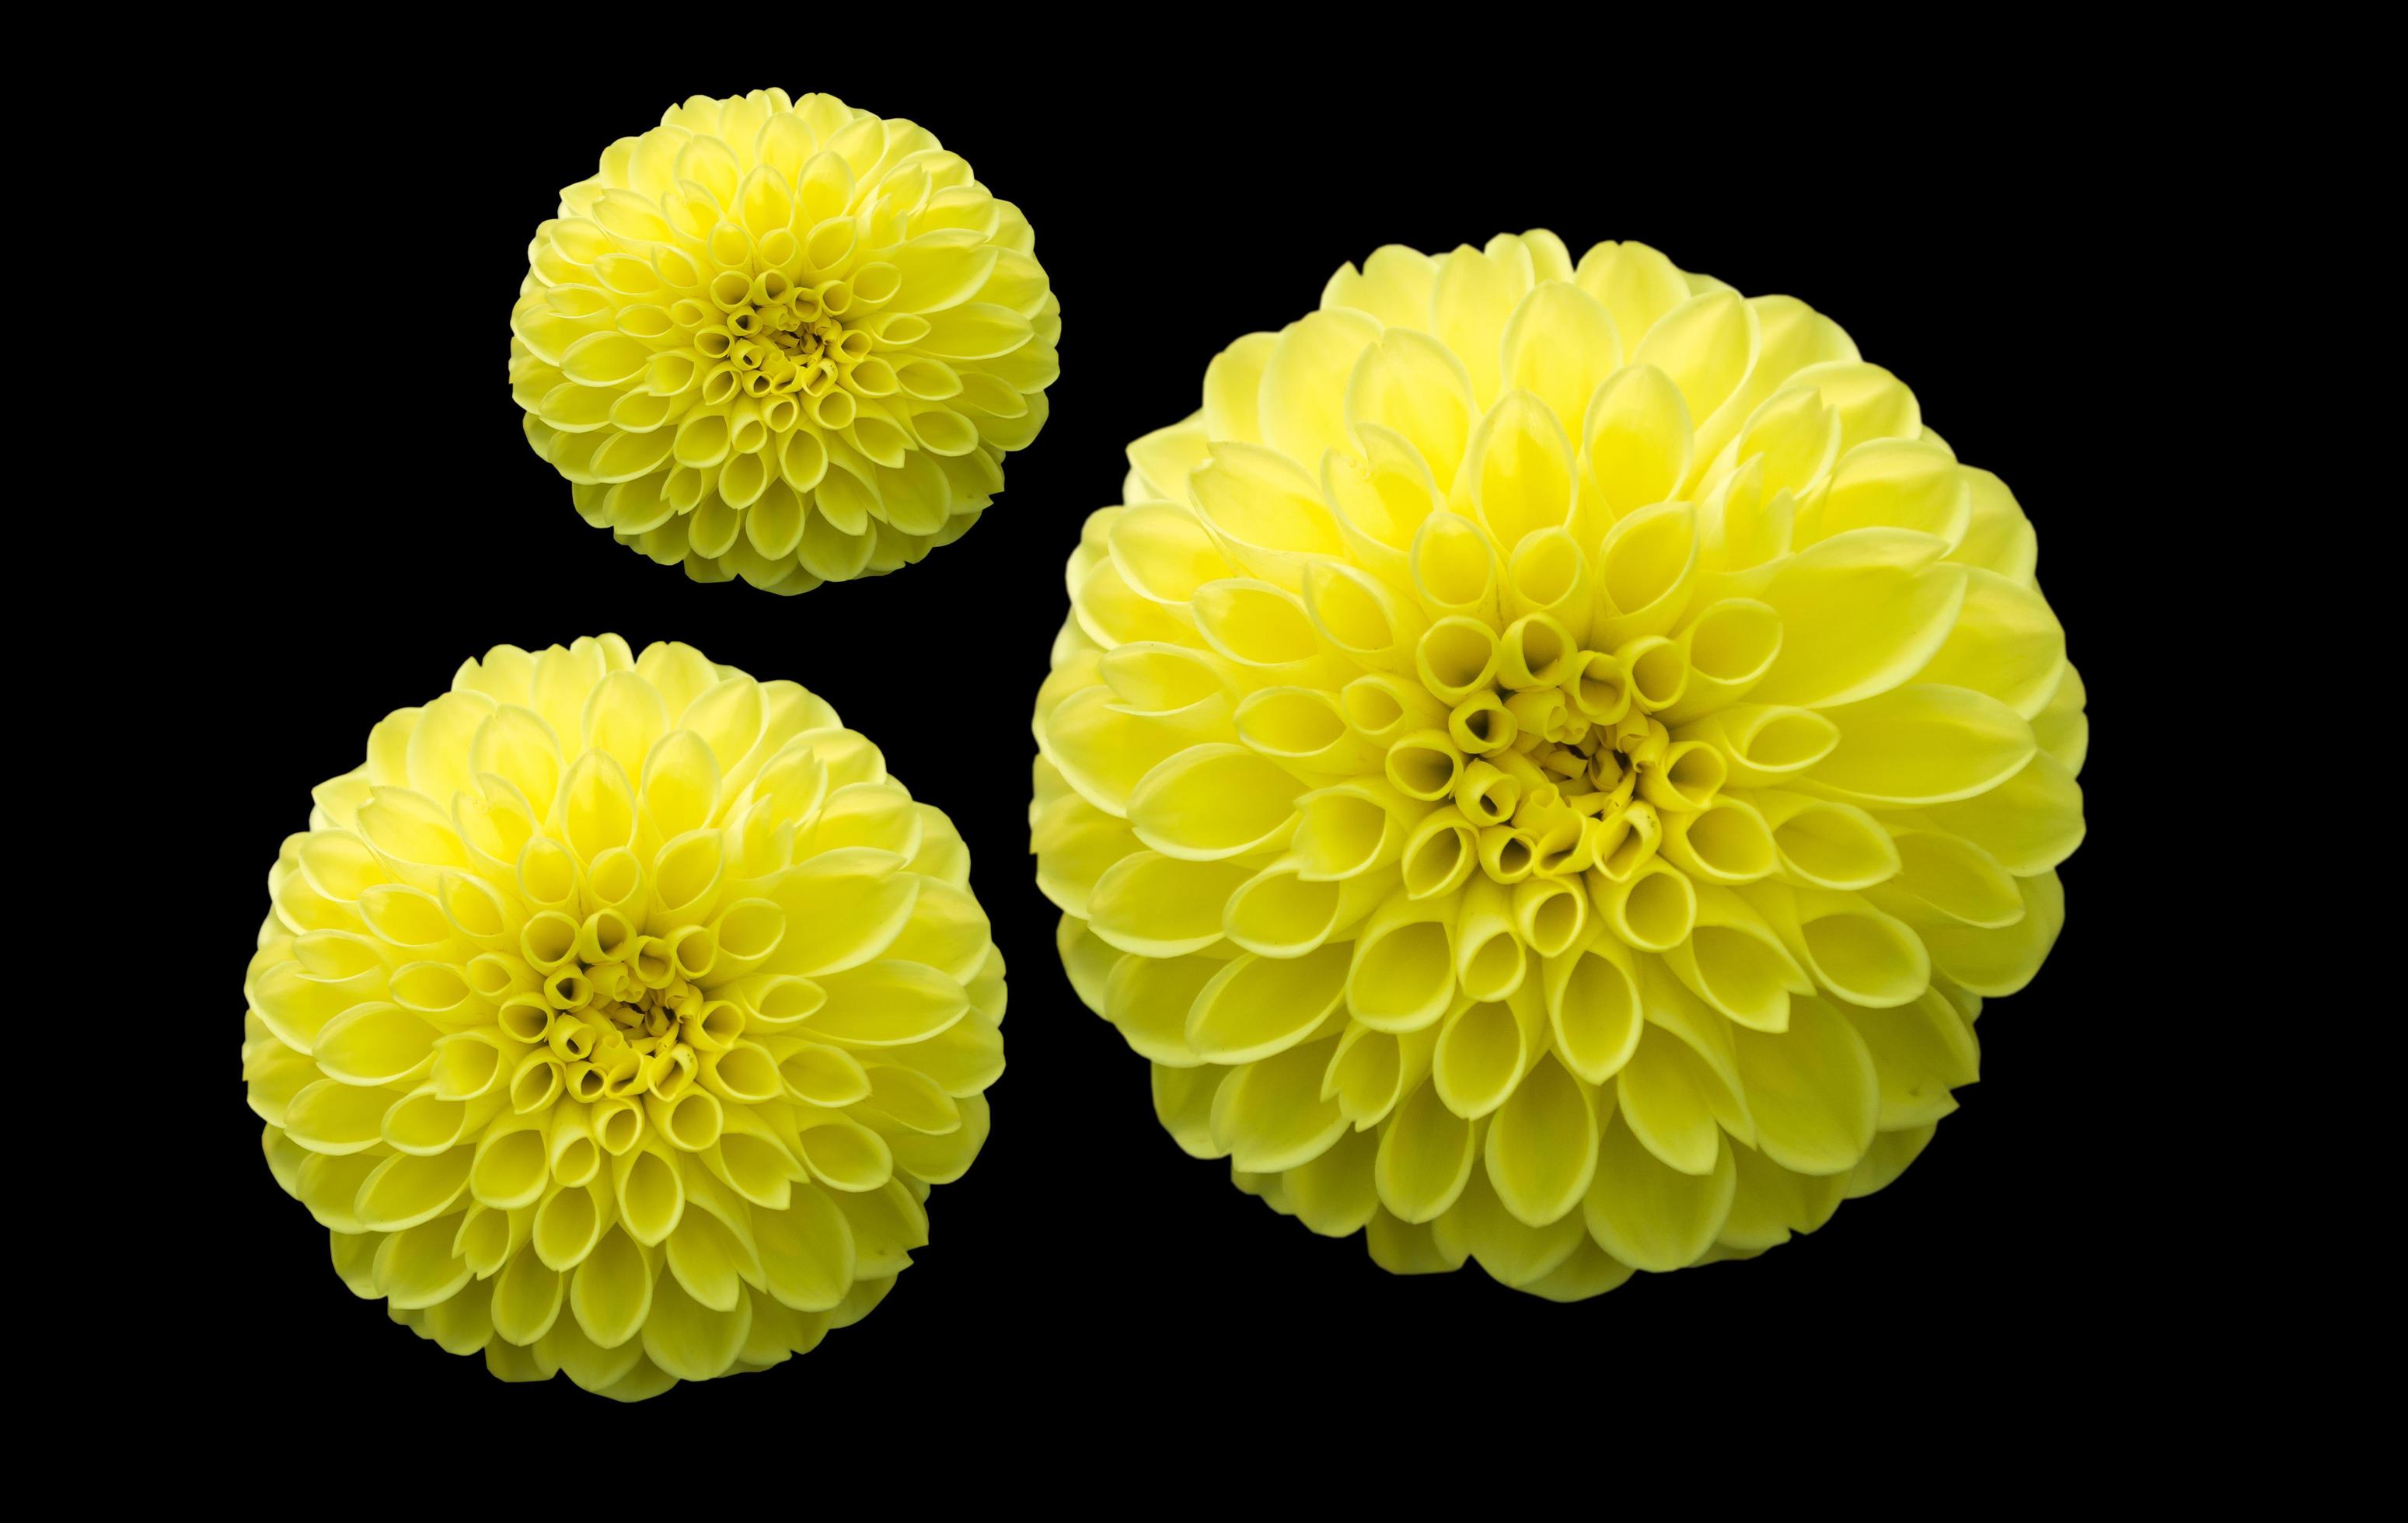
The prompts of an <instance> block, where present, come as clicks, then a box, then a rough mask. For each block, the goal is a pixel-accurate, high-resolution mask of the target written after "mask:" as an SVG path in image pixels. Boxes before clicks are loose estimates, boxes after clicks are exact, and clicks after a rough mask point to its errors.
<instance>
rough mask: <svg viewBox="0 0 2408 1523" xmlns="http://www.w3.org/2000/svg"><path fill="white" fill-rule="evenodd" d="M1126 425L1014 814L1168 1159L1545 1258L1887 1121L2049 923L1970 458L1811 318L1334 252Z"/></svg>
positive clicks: (1443, 1256)
mask: <svg viewBox="0 0 2408 1523" xmlns="http://www.w3.org/2000/svg"><path fill="white" fill-rule="evenodd" d="M1129 460H1130V463H1131V465H1132V466H1133V467H1134V469H1133V471H1132V472H1131V475H1130V477H1129V479H1128V483H1127V487H1126V491H1125V496H1126V500H1127V505H1125V506H1120V507H1109V508H1105V509H1104V510H1102V511H1101V512H1098V513H1097V514H1096V515H1095V516H1094V517H1093V518H1091V519H1090V520H1088V521H1087V526H1086V533H1085V535H1084V537H1083V539H1082V543H1081V545H1080V547H1079V549H1078V551H1077V553H1076V554H1074V555H1073V556H1072V557H1071V559H1070V563H1069V589H1070V598H1071V613H1070V617H1069V619H1068V622H1067V623H1066V624H1065V625H1064V626H1063V629H1062V633H1061V635H1060V637H1059V639H1058V640H1057V642H1056V643H1055V646H1054V670H1053V674H1052V676H1051V677H1050V678H1049V679H1048V680H1047V682H1046V683H1045V685H1044V688H1043V690H1041V692H1040V693H1039V697H1038V701H1037V715H1036V723H1035V729H1036V734H1037V740H1038V745H1039V751H1040V755H1039V760H1038V761H1037V763H1036V800H1035V803H1034V804H1033V806H1032V809H1031V822H1032V836H1033V842H1032V845H1033V848H1034V850H1035V852H1036V854H1037V859H1038V867H1037V871H1038V881H1039V885H1040V886H1041V887H1042V888H1043V890H1044V891H1045V892H1046V893H1047V895H1049V896H1050V897H1051V898H1052V899H1053V901H1054V904H1057V905H1058V906H1059V907H1060V908H1061V910H1062V912H1063V914H1062V921H1061V935H1060V946H1061V953H1062V957H1063V961H1064V962H1065V963H1066V965H1067V966H1068V971H1069V974H1070V977H1071V980H1072V982H1073V983H1074V984H1075V985H1076V986H1077V989H1078V990H1079V993H1080V994H1081V996H1082V998H1083V999H1084V1000H1085V1001H1086V1003H1088V1004H1089V1005H1090V1006H1092V1007H1094V1008H1095V1009H1096V1010H1097V1012H1098V1013H1100V1014H1101V1015H1103V1016H1104V1018H1106V1019H1108V1020H1110V1021H1111V1022H1112V1023H1113V1025H1115V1026H1116V1027H1118V1028H1119V1030H1120V1032H1121V1034H1122V1035H1123V1036H1124V1037H1125V1039H1126V1040H1127V1042H1128V1044H1129V1046H1131V1047H1133V1048H1135V1049H1136V1050H1137V1051H1138V1052H1139V1053H1140V1054H1141V1055H1142V1056H1144V1057H1145V1058H1147V1059H1149V1060H1151V1061H1152V1063H1153V1065H1154V1103H1155V1108H1156V1110H1157V1112H1158V1113H1159V1115H1160V1117H1161V1118H1162V1121H1163V1124H1164V1125H1165V1126H1166V1127H1167V1128H1168V1130H1169V1131H1170V1132H1171V1134H1172V1135H1173V1136H1174V1137H1175V1138H1176V1139H1177V1140H1178V1142H1179V1143H1180V1145H1181V1146H1183V1147H1184V1148H1185V1149H1186V1150H1187V1151H1188V1152H1190V1153H1192V1154H1194V1155H1196V1156H1197V1157H1199V1158H1220V1157H1226V1158H1227V1159H1229V1160H1230V1164H1231V1168H1232V1170H1233V1172H1234V1174H1235V1177H1236V1180H1237V1183H1238V1186H1239V1188H1240V1189H1244V1190H1247V1191H1250V1192H1252V1193H1254V1194H1255V1195H1258V1196H1260V1197H1262V1198H1263V1199H1264V1200H1265V1201H1267V1202H1268V1203H1269V1204H1270V1205H1271V1206H1272V1207H1273V1208H1274V1209H1276V1210H1279V1211H1281V1212H1283V1213H1286V1214H1292V1215H1294V1216H1296V1217H1298V1218H1300V1219H1301V1220H1302V1221H1303V1222H1304V1223H1305V1224H1306V1225H1307V1226H1308V1227H1310V1228H1311V1229H1312V1230H1313V1231H1316V1232H1322V1233H1326V1234H1328V1235H1331V1236H1342V1235H1345V1234H1348V1233H1351V1232H1354V1231H1357V1230H1358V1229H1368V1238H1369V1247H1370V1251H1371V1255H1372V1257H1373V1258H1374V1259H1375V1260H1378V1261H1379V1262H1380V1263H1381V1264H1382V1265H1383V1266H1385V1267H1386V1268H1388V1269H1390V1270H1393V1271H1396V1272H1398V1273H1400V1274H1413V1273H1421V1272H1426V1271H1437V1270H1450V1269H1455V1268H1458V1267H1460V1266H1461V1265H1462V1263H1463V1261H1464V1260H1465V1259H1467V1258H1473V1259H1477V1260H1479V1262H1480V1264H1481V1266H1482V1267H1483V1268H1484V1269H1485V1270H1486V1271H1487V1272H1488V1273H1489V1274H1491V1275H1493V1276H1495V1277H1496V1278H1497V1279H1498V1280H1500V1281H1502V1282H1504V1283H1505V1284H1508V1285H1512V1286H1516V1287H1519V1288H1523V1289H1527V1290H1530V1291H1533V1292H1536V1293H1538V1294H1541V1295H1544V1296H1549V1297H1553V1298H1555V1299H1559V1300H1571V1299H1577V1298H1580V1297H1584V1296H1591V1295H1595V1294H1598V1292H1600V1291H1604V1290H1608V1289H1611V1288H1613V1287H1614V1286H1616V1285H1619V1284H1620V1283H1621V1282H1622V1281H1623V1280H1625V1279H1627V1278H1628V1276H1629V1274H1630V1273H1631V1271H1632V1270H1634V1269H1645V1270H1652V1271H1666V1270H1674V1269H1679V1268H1681V1267H1683V1266H1684V1265H1688V1264H1695V1263H1699V1262H1704V1261H1708V1260H1714V1259H1720V1258H1734V1257H1746V1256H1749V1255H1752V1254H1755V1253H1756V1252H1758V1251H1760V1250H1762V1249H1764V1248H1767V1247H1770V1246H1772V1245H1775V1244H1778V1243H1781V1242H1783V1241H1785V1239H1786V1238H1787V1237H1788V1236H1789V1234H1790V1233H1791V1232H1793V1231H1813V1230H1814V1229H1815V1228H1817V1227H1819V1226H1821V1225H1822V1223H1823V1222H1824V1221H1825V1220H1826V1219H1827V1218H1828V1217H1829V1216H1830V1215H1831V1213H1832V1211H1833V1210H1835V1209H1836V1208H1837V1207H1838V1205H1839V1203H1840V1202H1841V1201H1842V1199H1843V1198H1846V1197H1850V1196H1856V1195H1863V1194H1866V1193H1869V1192H1871V1191H1872V1190H1875V1189H1880V1188H1882V1186H1884V1185H1885V1184H1886V1183H1888V1182H1889V1181H1890V1180H1891V1179H1892V1178H1894V1177H1896V1176H1897V1174H1899V1171H1900V1170H1902V1169H1903V1168H1905V1167H1906V1165H1907V1164H1908V1162H1909V1161H1911V1160H1913V1159H1914V1156H1915V1155H1916V1153H1917V1152H1919V1151H1920V1150H1921V1149H1922V1147H1923V1146H1924V1145H1925V1144H1926V1143H1927V1142H1928V1141H1929V1139H1930V1137H1931V1134H1932V1130H1933V1126H1934V1123H1936V1122H1937V1121H1938V1120H1939V1119H1940V1117H1942V1116H1944V1115H1946V1114H1947V1113H1948V1112H1949V1111H1950V1110H1952V1109H1954V1108H1955V1102H1954V1101H1953V1100H1952V1099H1951V1097H1950V1090H1952V1089H1954V1088H1956V1087H1957V1086H1958V1085H1962V1084H1969V1083H1971V1082H1972V1081H1973V1079H1974V1077H1975V1074H1976V1057H1977V1049H1976V1046H1975V1043H1974V1037H1973V1020H1974V1018H1975V1016H1976V1015H1977V1014H1978V1013H1979V1012H1980V1009H1981V1005H1982V1001H1983V999H1984V998H1985V997H1987V996H1991V995H1999V994H2006V993H2011V992H2013V991H2014V990H2015V989H2020V988H2022V987H2023V985H2024V984H2025V982H2026V981H2028V979H2029V978H2030V977H2031V976H2032V975H2033V973H2034V972H2035V971H2036V970H2037V969H2038V968H2039V966H2040V963H2041V960H2042V958H2043V957H2045V956H2046V955H2047V952H2048V949H2049V947H2050V945H2051V943H2052V942H2053V941H2054V940H2055V939H2056V936H2057V930H2058V927H2059V926H2060V924H2061V923H2062V920H2063V914H2064V897H2063V891H2062V890H2061V889H2060V888H2059V887H2058V882H2057V875H2056V873H2055V872H2054V871H2053V869H2054V868H2055V867H2056V866H2057V863H2058V862H2060V861H2063V860H2064V858H2065V857H2066V856H2067V855H2068V854H2069V853H2070V852H2071V851H2072V850H2073V848H2074V847H2075V845H2076V844H2077V843H2078V842H2079V841H2080V840H2081V838H2082V833H2083V820H2082V794H2081V790H2080V788H2079V787H2078V786H2077V785H2076V783H2075V781H2074V774H2075V772H2076V770H2077V769H2078V768H2079V767H2080V765H2081V762H2082V755H2083V749H2084V745H2085V720H2084V717H2083V689H2082V683H2081V680H2080V679H2079V678H2078V677H2077V676H2075V675H2074V672H2073V669H2072V668H2071V666H2069V665H2068V664H2067V663H2066V661H2065V642H2064V636H2063V633H2062V632H2061V630H2060V629H2059V628H2058V625H2057V619H2056V617H2055V616H2054V615H2053V614H2052V613H2051V612H2050V610H2049V606H2048V605H2047V603H2046V602H2045V601H2044V600H2043V599H2042V596H2041V593H2040V590H2039V588H2038V586H2037V585H2036V584H2035V582H2034V581H2033V577H2032V568H2033V559H2034V544H2033V536H2032V530H2031V526H2030V525H2029V524H2028V522H2026V521H2025V519H2024V516H2023V513H2022V511H2021V510H2020V509H2019V508H2018V507H2017V506H2016V504H2015V501H2014V498H2013V497H2012V496H2010V495H2009V494H2008V492H2007V489H2006V488H2005V486H2004V485H2002V484H2001V483H2000V480H1999V479H1998V478H1997V477H1994V476H1991V475H1989V474H1988V473H1986V472H1984V471H1980V470H1976V469H1973V468H1971V467H1969V466H1964V465H1960V464H1958V463H1957V459H1956V457H1955V455H1954V454H1953V453H1951V451H1950V450H1949V448H1948V447H1947V446H1946V445H1944V444H1943V443H1942V442H1941V440H1940V439H1939V437H1938V436H1937V435H1935V434H1932V432H1931V431H1930V430H1928V429H1927V428H1925V427H1924V426H1923V422H1922V418H1921V414H1920V411H1919V409H1918V407H1917V406H1916V403H1915V399H1914V395H1913V393H1911V392H1910V391H1907V389H1906V388H1905V387H1904V386H1902V385H1900V384H1899V381H1898V380H1897V379H1896V378H1895V377H1892V376H1891V375H1889V373H1888V372H1886V371H1884V370H1882V369H1880V368H1879V367H1878V366H1875V365H1871V364H1868V363H1864V362H1863V361H1861V360H1859V359H1858V358H1857V355H1856V346H1855V345H1854V344H1853V343H1851V342H1850V341H1849V339H1848V336H1847V335H1846V334H1844V333H1842V332H1841V330H1840V329H1839V327H1838V326H1837V325H1836V324H1834V323H1833V322H1831V321H1830V320H1828V318H1824V317H1822V316H1820V315H1818V314H1816V313H1815V312H1813V310H1812V309H1810V308H1809V307H1807V306H1805V305H1803V304H1802V303H1800V302H1798V301H1795V300H1792V299H1791V298H1788V297H1785V296H1759V297H1755V298H1746V297H1742V296H1741V295H1739V294H1738V293H1737V292H1733V291H1731V290H1730V289H1729V288H1727V287H1726V286H1724V285H1722V284H1721V283H1719V282H1717V281H1714V280H1712V279H1709V278H1704V277H1701V276H1692V275H1685V274H1684V273H1682V272H1681V271H1680V270H1678V269H1676V268H1674V267H1673V266H1672V264H1671V263H1670V262H1669V261H1667V260H1666V259H1665V258H1664V256H1663V255H1661V254H1659V253H1657V252H1656V250H1654V249H1649V248H1646V247H1644V246H1642V245H1640V244H1612V243H1607V244H1599V245H1598V246H1597V247H1596V248H1594V249H1590V250H1589V251H1588V252H1587V253H1586V254H1585V255H1584V256H1582V257H1581V258H1580V260H1579V261H1578V262H1577V263H1575V262H1574V261H1573V259H1572V257H1571V255H1570V251H1569V250H1568V249H1566V248H1565V247H1564V245H1563V243H1562V242H1561V241H1560V240H1558V239H1557V238H1556V237H1555V235H1552V234H1549V233H1543V232H1534V233H1529V234H1526V235H1522V236H1519V237H1514V236H1511V235H1507V236H1500V237H1498V238H1497V239H1495V240H1494V241H1492V242H1491V243H1489V244H1488V245H1487V247H1486V248H1484V249H1471V248H1463V249H1456V250H1455V252H1453V253H1451V254H1445V255H1441V256H1438V257H1429V256H1426V255H1423V254H1420V253H1416V252H1414V251H1413V250H1412V249H1401V248H1386V249H1381V250H1379V251H1378V252H1377V253H1375V254H1373V255H1372V256H1371V258H1370V259H1369V261H1368V262H1367V263H1366V264H1365V266H1364V268H1362V269H1361V270H1359V271H1358V270H1357V269H1355V267H1354V266H1353V265H1351V264H1350V265H1348V266H1347V267H1345V268H1344V269H1341V270H1340V271H1339V272H1338V274H1337V275H1336V276H1335V277H1333V278H1331V280H1330V282H1329V285H1328V288H1327V290H1326V292H1324V293H1323V297H1322V303H1321V309H1320V310H1319V311H1316V312H1314V313H1312V314H1311V315H1309V316H1307V317H1305V318H1304V319H1303V320H1300V321H1297V322H1295V323H1292V324H1290V325H1289V326H1288V327H1286V328H1284V329H1283V330H1281V331H1280V332H1278V333H1276V334H1269V333H1258V334H1249V335H1248V336H1246V337H1244V338H1242V339H1240V340H1239V341H1238V342H1237V343H1236V344H1234V345H1232V346H1231V347H1230V348H1229V349H1226V351H1224V352H1223V353H1222V354H1221V355H1220V356H1219V357H1217V358H1216V359H1215V360H1214V361H1213V362H1212V364H1211V368H1210V369H1209V370H1208V371H1207V372H1206V374H1205V380H1204V399H1203V407H1202V409H1201V410H1200V411H1198V412H1197V414H1195V415H1194V416H1193V417H1191V418H1189V419H1188V420H1186V421H1184V422H1183V423H1180V424H1177V425H1176V426H1174V427H1171V428H1167V429H1164V430H1162V431H1160V432H1158V433H1155V434H1148V435H1147V436H1146V437H1144V438H1142V439H1140V440H1139V441H1138V442H1137V443H1136V444H1134V445H1132V446H1130V448H1129Z"/></svg>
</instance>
